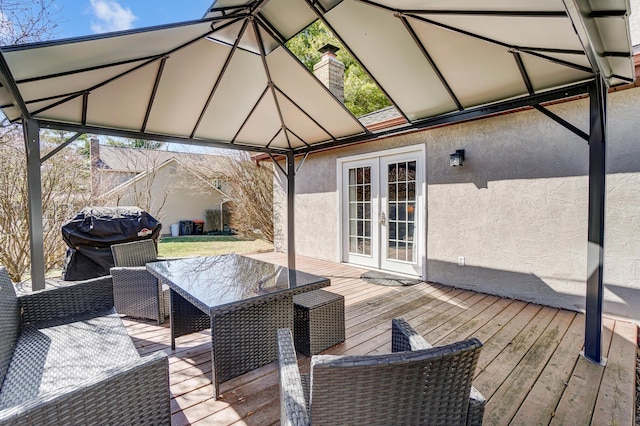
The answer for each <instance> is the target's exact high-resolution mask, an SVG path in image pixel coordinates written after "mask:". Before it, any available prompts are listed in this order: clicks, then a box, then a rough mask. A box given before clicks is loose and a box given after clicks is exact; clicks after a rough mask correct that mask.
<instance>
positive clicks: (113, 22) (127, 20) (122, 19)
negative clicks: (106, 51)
mask: <svg viewBox="0 0 640 426" xmlns="http://www.w3.org/2000/svg"><path fill="white" fill-rule="evenodd" d="M91 11H92V13H93V14H94V15H95V17H96V20H95V21H92V22H91V30H92V31H93V32H94V33H105V32H109V31H119V30H128V29H130V28H132V27H133V21H135V20H136V19H138V17H137V16H136V15H134V14H133V12H131V9H129V8H126V9H125V8H123V7H122V6H120V4H119V3H118V2H117V1H114V0H91Z"/></svg>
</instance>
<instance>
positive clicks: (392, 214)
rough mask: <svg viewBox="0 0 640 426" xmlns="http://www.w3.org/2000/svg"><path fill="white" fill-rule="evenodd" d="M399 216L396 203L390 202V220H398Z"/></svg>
mask: <svg viewBox="0 0 640 426" xmlns="http://www.w3.org/2000/svg"><path fill="white" fill-rule="evenodd" d="M397 216H398V215H397V214H396V204H395V203H389V220H396V218H397Z"/></svg>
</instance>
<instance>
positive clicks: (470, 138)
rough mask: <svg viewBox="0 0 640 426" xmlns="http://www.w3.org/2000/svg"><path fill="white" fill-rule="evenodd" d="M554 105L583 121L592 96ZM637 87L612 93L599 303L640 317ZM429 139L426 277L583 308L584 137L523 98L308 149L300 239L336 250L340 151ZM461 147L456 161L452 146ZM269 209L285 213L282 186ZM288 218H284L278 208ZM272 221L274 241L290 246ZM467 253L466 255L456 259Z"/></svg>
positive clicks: (304, 249) (323, 255) (300, 246)
mask: <svg viewBox="0 0 640 426" xmlns="http://www.w3.org/2000/svg"><path fill="white" fill-rule="evenodd" d="M550 109H551V110H552V111H554V112H555V113H557V114H558V115H560V116H561V117H563V118H564V119H566V120H568V121H570V122H571V123H573V124H574V125H576V126H578V127H579V128H581V129H583V130H585V131H588V100H579V101H574V102H570V103H563V104H558V105H555V106H552V107H550ZM639 114H640V89H638V88H636V89H631V90H625V91H621V92H616V93H612V94H610V96H609V104H608V117H609V127H608V152H607V171H608V175H607V199H606V231H605V271H604V280H605V286H606V290H605V306H604V309H605V312H609V313H613V314H617V315H621V316H625V317H629V318H634V319H636V320H640V309H638V308H637V306H640V243H639V241H640V120H639V119H638V116H639ZM420 143H424V144H426V157H427V158H426V164H427V197H426V200H427V201H426V202H427V223H428V226H427V235H426V240H427V241H426V247H427V250H426V251H427V253H426V256H427V265H426V270H427V277H426V278H427V279H428V280H431V281H435V282H440V283H443V284H448V285H455V286H458V287H463V288H469V289H473V290H477V291H482V292H487V293H492V294H499V295H503V296H508V297H514V298H519V299H523V300H527V301H533V302H537V303H542V304H547V305H551V306H560V307H565V308H568V309H574V310H583V309H584V299H585V279H586V268H587V266H586V257H587V201H588V199H587V196H588V178H587V173H588V145H587V143H586V142H585V141H584V140H582V139H580V138H579V137H577V136H576V135H574V134H573V133H571V132H569V131H568V130H566V129H564V128H563V127H561V126H560V125H558V124H556V123H555V122H553V121H551V120H550V119H548V118H547V117H545V116H543V115H542V114H541V113H539V112H537V111H534V110H530V111H523V112H518V113H515V114H507V115H502V116H498V117H493V118H488V119H484V120H478V121H473V122H469V123H463V124H458V125H455V126H448V127H442V128H439V129H433V130H429V131H423V132H417V133H413V134H410V135H405V136H401V137H395V138H390V139H386V140H383V141H378V142H373V143H367V144H361V145H357V146H353V147H348V148H345V149H340V150H333V151H328V152H324V153H317V154H312V155H311V156H310V157H309V158H308V159H307V160H306V162H305V164H304V165H303V167H302V169H301V170H300V172H299V173H298V175H297V176H296V194H297V198H296V249H297V252H298V253H299V254H301V255H306V256H311V257H316V258H320V259H327V260H331V261H336V262H337V261H340V248H339V242H338V232H339V226H340V218H339V215H338V207H337V206H338V194H337V189H336V185H337V184H336V176H335V174H336V159H337V158H341V157H347V156H351V155H355V154H361V153H365V152H374V151H379V150H383V149H389V148H394V147H399V146H405V145H413V144H420ZM460 148H464V149H465V150H466V161H465V163H464V167H461V168H460V167H458V168H453V167H449V165H448V157H449V154H450V153H452V152H454V151H455V150H456V149H460ZM276 188H277V190H276V194H275V195H276V198H275V199H276V216H277V222H278V224H279V226H280V229H281V230H283V228H282V227H284V226H285V225H286V204H285V202H284V201H285V200H286V198H284V194H283V192H282V186H278V185H276ZM283 219H284V220H283ZM283 235H284V234H283V233H280V235H279V238H278V239H277V243H276V247H277V248H278V249H286V239H285V238H283ZM458 256H464V257H465V261H466V266H464V267H460V266H458V265H457V259H458Z"/></svg>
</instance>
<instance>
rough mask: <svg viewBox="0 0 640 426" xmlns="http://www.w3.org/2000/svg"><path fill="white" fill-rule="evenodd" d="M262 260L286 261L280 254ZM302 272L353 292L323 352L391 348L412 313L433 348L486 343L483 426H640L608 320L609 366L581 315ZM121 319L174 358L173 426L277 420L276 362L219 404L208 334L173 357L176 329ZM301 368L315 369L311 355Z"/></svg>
mask: <svg viewBox="0 0 640 426" xmlns="http://www.w3.org/2000/svg"><path fill="white" fill-rule="evenodd" d="M255 257H258V258H260V259H262V260H265V261H268V262H273V263H278V264H285V263H286V256H285V255H282V254H280V253H263V254H259V255H255ZM297 267H298V269H300V270H302V271H305V272H309V273H313V274H318V275H323V276H327V277H329V278H330V279H331V287H329V288H328V290H329V291H332V292H335V293H339V294H342V295H343V296H345V317H346V330H345V331H346V337H347V340H346V342H345V343H342V344H339V345H336V346H334V347H333V348H330V349H329V350H327V351H326V352H325V353H329V354H336V355H340V354H372V353H383V352H387V351H389V350H390V340H391V336H390V330H391V319H392V318H396V317H404V318H405V319H406V320H407V321H408V322H409V323H410V324H411V325H412V326H413V327H414V328H416V330H417V331H418V332H419V333H421V334H422V335H424V336H425V338H426V339H427V340H429V341H430V342H431V343H432V344H436V345H442V344H448V343H451V342H454V341H457V340H463V339H466V338H469V337H472V336H474V337H477V338H478V339H480V340H481V341H482V342H483V343H484V347H483V350H482V352H481V355H480V360H479V363H478V369H477V371H476V377H475V380H474V385H475V386H476V387H477V388H478V389H480V391H481V392H483V394H484V395H485V397H487V399H488V403H487V409H486V413H485V424H492V425H493V424H523V425H524V424H597V425H606V424H633V415H634V409H635V362H636V347H637V326H636V325H635V324H632V323H629V322H625V321H620V320H614V319H611V318H605V320H604V330H603V356H606V357H608V362H607V365H606V366H604V367H603V366H600V365H595V364H592V363H590V362H588V361H587V360H586V359H584V358H583V357H581V356H580V355H579V353H580V351H581V350H582V346H583V341H584V315H583V314H580V313H576V312H571V311H564V310H560V309H555V308H550V307H545V306H540V305H535V304H531V303H527V302H523V301H519V300H513V299H508V298H501V297H498V296H493V295H488V294H483V293H476V292H472V291H468V290H462V289H457V288H453V287H447V286H442V285H439V284H433V283H421V284H417V285H414V286H408V287H387V286H377V285H373V284H370V283H368V282H365V281H364V280H361V279H360V276H361V275H362V273H363V272H365V271H366V270H365V269H362V268H356V267H352V266H349V265H344V264H335V263H331V262H325V261H320V260H316V259H309V258H303V257H300V258H298V259H297ZM124 322H125V325H126V326H127V330H128V332H129V334H130V336H131V337H132V340H133V342H134V344H135V346H136V348H137V349H138V351H139V352H140V353H141V354H148V353H152V352H155V351H157V350H162V351H165V352H166V353H167V354H168V355H169V371H170V379H169V380H170V385H171V393H172V399H171V412H172V424H173V425H189V424H196V425H209V424H215V425H271V424H279V418H280V406H279V400H278V398H279V394H278V374H277V365H276V363H275V362H274V363H271V364H269V365H266V366H264V367H261V368H259V369H257V370H254V371H251V372H249V373H247V374H244V375H242V376H240V377H237V378H235V379H233V380H230V381H228V382H225V383H223V384H221V392H222V397H221V398H220V399H218V400H214V399H213V397H212V396H213V386H212V384H211V338H210V335H209V332H208V331H207V330H205V331H202V332H198V333H194V334H191V335H188V336H183V337H180V338H178V339H177V341H176V345H177V346H176V350H175V351H172V350H171V349H170V335H169V326H168V324H162V325H157V324H154V323H151V322H143V321H134V320H131V319H128V318H125V319H124ZM299 365H300V368H301V369H302V370H303V371H305V370H308V368H309V358H305V357H302V356H300V357H299Z"/></svg>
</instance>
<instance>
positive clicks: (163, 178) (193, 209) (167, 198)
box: [114, 161, 223, 235]
mask: <svg viewBox="0 0 640 426" xmlns="http://www.w3.org/2000/svg"><path fill="white" fill-rule="evenodd" d="M178 177H179V178H178ZM115 191H116V193H117V196H116V197H114V198H115V199H116V202H117V205H121V206H124V205H140V204H142V203H141V202H140V201H139V200H140V197H144V198H145V199H147V197H148V195H150V198H148V199H150V200H151V204H150V206H149V208H148V211H149V213H150V214H151V215H153V216H154V217H155V218H156V219H158V220H159V221H160V222H161V223H162V234H165V235H166V234H170V233H171V226H170V225H171V224H172V223H178V222H179V221H180V220H205V210H207V209H212V210H215V209H219V208H220V202H221V201H222V198H223V194H222V193H221V192H220V191H218V190H216V189H215V188H214V187H213V186H211V185H209V184H208V183H207V182H205V181H204V180H203V179H202V178H200V177H198V176H197V175H195V174H194V173H193V172H191V171H189V170H188V168H187V167H185V166H184V165H182V164H181V163H179V162H177V161H172V162H169V163H168V164H166V165H163V166H162V167H159V168H158V169H157V170H153V171H151V172H149V173H147V174H145V175H142V176H141V177H140V178H136V179H135V180H133V181H131V182H129V183H128V184H127V185H126V186H124V187H121V188H117V189H116V190H115ZM136 197H138V198H136Z"/></svg>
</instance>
